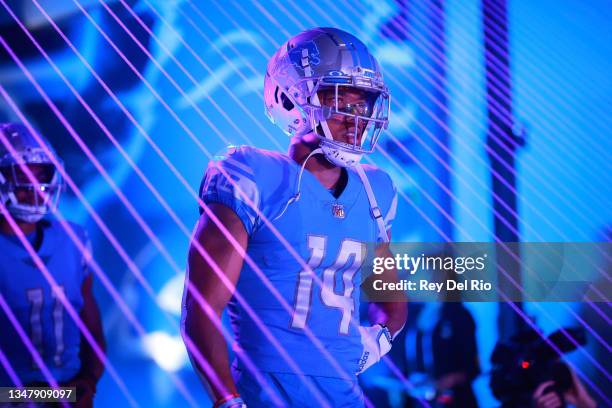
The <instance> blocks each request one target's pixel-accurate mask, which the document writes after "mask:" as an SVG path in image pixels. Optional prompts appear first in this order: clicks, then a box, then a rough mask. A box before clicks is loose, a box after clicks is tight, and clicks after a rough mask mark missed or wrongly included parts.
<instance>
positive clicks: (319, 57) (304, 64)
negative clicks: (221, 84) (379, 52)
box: [264, 27, 390, 167]
mask: <svg viewBox="0 0 612 408" xmlns="http://www.w3.org/2000/svg"><path fill="white" fill-rule="evenodd" d="M345 87H349V88H353V89H355V88H356V89H360V90H363V91H366V92H368V93H369V94H371V95H373V98H372V101H371V103H370V104H369V105H370V106H368V107H367V109H366V110H365V111H364V110H362V111H360V112H359V111H356V110H354V109H353V110H351V109H346V107H344V108H343V107H340V108H339V106H338V93H339V90H342V89H343V88H345ZM325 88H328V89H330V90H334V92H335V103H334V106H333V107H327V106H325V107H322V106H321V103H320V102H319V98H318V96H317V91H319V90H321V89H325ZM264 103H265V109H266V114H267V115H268V117H269V118H270V120H271V121H272V122H273V123H275V124H276V125H277V126H279V127H280V128H281V129H282V130H283V131H284V132H285V133H286V134H287V135H289V136H294V135H297V136H300V135H305V134H307V133H311V132H314V133H315V134H316V135H317V136H318V137H319V139H321V143H320V147H321V149H322V151H323V153H324V154H325V157H327V159H328V160H329V161H330V162H332V163H333V164H335V165H337V166H342V167H351V166H354V165H355V164H357V163H358V162H359V160H360V159H361V156H362V155H363V154H364V153H372V152H373V151H374V147H375V146H376V142H377V141H378V138H379V136H380V133H381V132H382V130H383V129H386V127H387V124H388V123H389V108H390V97H389V90H388V89H387V87H386V86H385V83H384V82H383V78H382V74H381V72H380V68H379V66H378V63H377V61H376V59H375V58H374V57H373V56H372V54H371V53H370V52H369V51H368V49H367V47H366V46H365V45H364V44H363V43H362V42H361V41H360V40H359V39H357V38H356V37H355V36H353V35H352V34H349V33H347V32H345V31H342V30H339V29H337V28H327V27H321V28H313V29H311V30H307V31H304V32H302V33H300V34H298V35H296V36H295V37H293V38H291V39H289V40H288V41H287V42H286V43H285V44H283V45H282V46H281V47H280V49H279V50H278V51H276V53H275V54H274V55H273V56H272V58H271V59H270V62H269V63H268V68H267V71H266V77H265V80H264ZM331 115H343V116H347V117H350V118H353V120H354V121H355V135H354V139H353V140H354V142H353V143H352V144H351V143H343V142H340V141H336V140H334V139H333V137H332V134H331V132H330V130H329V127H328V125H327V119H329V118H330V117H331ZM364 123H365V126H364ZM361 129H363V135H362V137H359V135H358V131H361Z"/></svg>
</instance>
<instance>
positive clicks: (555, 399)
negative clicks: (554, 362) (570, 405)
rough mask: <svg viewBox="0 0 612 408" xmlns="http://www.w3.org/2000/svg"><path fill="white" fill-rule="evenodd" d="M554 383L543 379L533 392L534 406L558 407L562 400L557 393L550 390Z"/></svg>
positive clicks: (539, 407) (537, 407)
mask: <svg viewBox="0 0 612 408" xmlns="http://www.w3.org/2000/svg"><path fill="white" fill-rule="evenodd" d="M554 385H555V383H554V382H553V381H545V382H543V383H542V384H540V385H539V386H538V388H536V390H535V392H534V393H533V406H534V407H536V408H560V407H562V406H563V401H562V400H561V397H560V396H559V394H557V393H556V392H555V391H551V389H552V387H553V386H554Z"/></svg>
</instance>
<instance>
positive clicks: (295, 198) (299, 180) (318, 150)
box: [272, 147, 323, 221]
mask: <svg viewBox="0 0 612 408" xmlns="http://www.w3.org/2000/svg"><path fill="white" fill-rule="evenodd" d="M315 154H323V150H322V149H321V148H320V147H318V148H316V149H314V150H313V151H312V152H310V154H309V155H308V156H306V159H305V160H304V162H303V163H302V166H301V167H300V172H299V173H298V178H297V184H296V186H295V190H294V191H295V194H294V195H292V196H291V198H290V199H289V200H288V201H287V202H286V203H285V206H284V207H283V211H281V213H280V214H278V215H277V216H276V217H274V219H273V220H272V221H276V220H278V219H279V218H280V217H282V216H283V214H285V212H286V211H287V208H289V206H290V205H291V204H292V203H295V202H297V201H298V200H299V199H300V195H301V194H302V193H301V192H300V187H301V185H302V175H303V174H304V170H305V169H306V162H307V161H308V159H310V158H311V157H312V156H314V155H315Z"/></svg>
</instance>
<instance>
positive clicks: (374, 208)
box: [353, 163, 389, 242]
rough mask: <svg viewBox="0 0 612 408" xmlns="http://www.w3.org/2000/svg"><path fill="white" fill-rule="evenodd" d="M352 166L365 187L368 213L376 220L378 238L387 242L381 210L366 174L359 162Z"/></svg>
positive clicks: (387, 237)
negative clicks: (368, 203) (368, 205)
mask: <svg viewBox="0 0 612 408" xmlns="http://www.w3.org/2000/svg"><path fill="white" fill-rule="evenodd" d="M353 167H354V168H355V170H356V171H357V174H358V175H359V178H360V179H361V182H362V183H363V187H364V188H365V191H366V195H367V196H368V201H369V202H370V214H372V217H373V218H374V220H376V225H378V238H379V239H381V240H382V241H383V242H389V235H387V229H386V228H385V221H384V219H383V216H382V212H381V211H380V208H379V207H378V203H377V202H376V197H375V196H374V191H372V186H371V185H370V181H369V180H368V176H366V174H365V171H364V170H363V167H362V166H361V164H359V163H357V164H356V165H355V166H353Z"/></svg>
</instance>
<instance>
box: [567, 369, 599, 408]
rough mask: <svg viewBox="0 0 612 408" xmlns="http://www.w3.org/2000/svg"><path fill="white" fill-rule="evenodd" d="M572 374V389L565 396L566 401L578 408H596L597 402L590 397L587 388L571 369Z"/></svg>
mask: <svg viewBox="0 0 612 408" xmlns="http://www.w3.org/2000/svg"><path fill="white" fill-rule="evenodd" d="M570 372H571V373H572V379H573V381H572V388H571V389H570V390H569V391H566V392H565V393H564V394H563V397H564V398H565V400H566V401H567V402H568V403H569V404H571V405H573V406H575V407H576V408H595V407H597V402H595V400H594V399H593V398H592V397H591V396H590V395H589V393H588V392H587V390H586V388H585V387H584V385H583V384H582V381H580V378H578V376H577V375H576V373H575V372H574V370H572V369H571V368H570Z"/></svg>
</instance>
